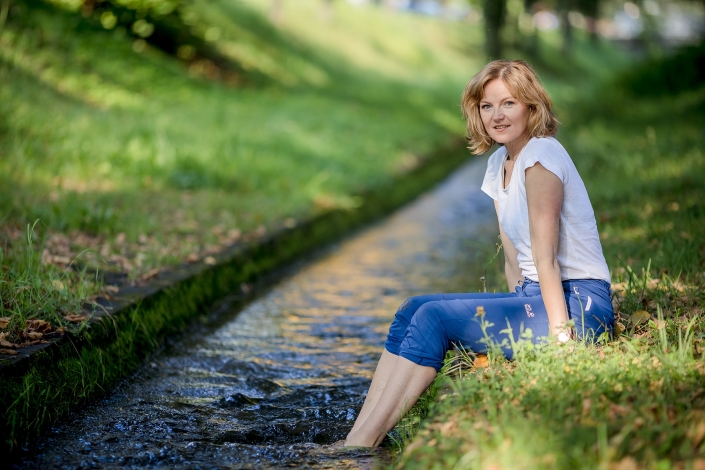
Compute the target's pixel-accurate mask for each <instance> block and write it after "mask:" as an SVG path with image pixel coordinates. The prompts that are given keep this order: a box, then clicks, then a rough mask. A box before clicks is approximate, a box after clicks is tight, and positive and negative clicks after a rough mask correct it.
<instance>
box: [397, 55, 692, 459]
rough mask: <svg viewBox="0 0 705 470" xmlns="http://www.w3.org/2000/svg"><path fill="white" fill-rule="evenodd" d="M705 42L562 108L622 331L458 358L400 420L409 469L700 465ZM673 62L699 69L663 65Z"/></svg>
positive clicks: (499, 285) (495, 279) (498, 283)
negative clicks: (600, 339)
mask: <svg viewBox="0 0 705 470" xmlns="http://www.w3.org/2000/svg"><path fill="white" fill-rule="evenodd" d="M703 51H704V49H703V47H702V46H700V47H699V48H689V49H687V50H684V51H683V52H681V53H679V54H677V55H676V56H675V57H673V58H667V59H662V60H659V61H651V62H647V63H645V64H643V65H640V66H638V67H637V68H636V69H635V70H633V71H630V72H627V73H625V74H624V75H623V76H621V77H619V79H618V80H617V81H616V82H613V84H612V85H610V86H604V87H602V88H598V89H597V91H596V92H595V93H592V94H590V95H588V96H587V98H586V99H585V100H583V101H582V102H580V103H575V105H574V106H572V107H570V108H563V109H562V111H563V113H562V114H560V115H559V118H561V120H562V121H563V123H564V125H563V127H562V128H561V130H560V133H559V139H560V140H561V142H562V143H563V144H564V145H565V147H566V148H567V149H568V151H569V153H570V154H571V156H572V157H573V160H574V161H575V163H576V165H577V166H578V169H579V171H580V173H581V176H582V177H583V179H584V181H585V183H586V185H587V187H588V191H589V194H590V197H591V200H592V203H593V206H594V209H595V213H596V217H597V221H598V226H599V228H600V231H601V237H602V244H603V249H604V253H605V256H606V258H607V262H608V264H609V266H610V268H611V271H612V276H613V289H614V291H615V296H614V305H615V308H616V312H617V315H618V320H619V325H618V330H619V331H620V333H621V334H619V335H618V336H617V337H616V338H614V339H613V340H611V341H609V342H607V343H605V344H601V345H598V346H586V345H582V344H577V343H576V344H571V345H570V346H558V345H549V346H546V347H544V348H541V349H540V350H536V349H532V348H525V349H524V350H523V352H522V353H521V354H520V355H519V357H518V358H517V360H516V361H514V362H511V363H510V362H507V361H505V360H503V359H501V358H499V357H496V356H492V355H490V357H489V361H488V363H484V360H483V359H479V360H477V361H475V358H474V357H465V358H462V357H461V358H459V359H455V360H452V361H449V363H448V365H447V370H448V376H450V377H452V380H451V381H449V382H446V385H445V387H444V388H442V389H441V391H440V392H438V394H437V395H436V399H435V401H432V400H427V403H430V405H426V406H423V407H419V408H418V409H417V410H415V411H414V413H413V414H412V415H411V416H409V417H408V418H407V419H406V420H405V421H404V422H403V423H402V426H401V427H400V428H399V429H400V431H401V433H402V435H404V436H406V438H407V439H406V441H405V443H404V445H406V448H405V450H404V452H403V454H402V455H401V457H400V461H399V463H398V468H402V467H403V468H410V469H414V468H427V469H428V468H434V469H436V468H437V469H442V468H455V469H465V468H467V469H475V468H477V469H480V468H494V469H564V468H571V469H582V468H584V469H595V468H600V469H636V468H648V469H671V468H675V469H697V468H703V466H704V465H705V414H703V409H704V407H705V366H704V364H705V363H704V362H703V354H704V353H705V294H704V291H705V289H704V288H705V247H704V245H703V240H705V204H704V203H703V201H705V187H704V186H703V184H702V181H703V178H705V158H703V151H704V150H703V149H704V148H705V147H704V145H705V138H704V137H703V133H702V129H703V126H704V125H705V113H704V112H703V105H704V104H705V87H704V86H703V83H702V80H701V78H699V77H698V71H697V70H690V69H689V68H688V67H696V68H697V65H696V64H697V63H698V61H701V60H702V57H704V56H705V54H703ZM693 57H696V58H697V60H692V58H693ZM677 64H680V65H678V66H674V65H677ZM674 69H678V70H680V71H682V72H683V75H684V76H685V77H688V76H689V75H690V77H691V79H683V77H677V78H675V79H674V78H673V77H669V76H664V74H668V73H669V72H670V71H672V70H674ZM644 77H650V78H648V80H649V81H650V83H652V85H653V86H652V87H649V86H648V85H647V82H645V81H644ZM671 84H673V85H671ZM500 258H501V256H500ZM493 270H494V271H493V274H492V276H490V285H491V286H492V287H493V288H494V289H497V290H499V289H506V286H504V285H503V279H502V275H501V270H500V264H499V263H495V264H494V267H493ZM474 364H476V365H477V366H479V367H474ZM483 366H486V367H483ZM436 386H437V388H438V387H440V385H439V384H436ZM426 413H429V416H428V418H427V419H426V420H425V421H424V422H423V424H419V418H418V417H419V416H423V415H425V414H426ZM417 430H418V432H417Z"/></svg>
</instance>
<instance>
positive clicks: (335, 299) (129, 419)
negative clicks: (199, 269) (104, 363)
mask: <svg viewBox="0 0 705 470" xmlns="http://www.w3.org/2000/svg"><path fill="white" fill-rule="evenodd" d="M484 169H485V164H484V162H483V161H481V160H475V161H473V162H471V163H469V164H468V165H466V166H464V167H463V168H461V169H460V170H458V171H457V172H456V173H455V174H454V175H453V176H451V177H450V178H449V179H448V180H447V181H445V182H444V183H443V184H441V185H439V186H438V187H437V188H435V189H434V190H433V191H431V192H429V193H428V194H426V195H425V196H423V197H421V198H419V199H418V200H417V201H415V202H414V203H412V204H410V205H408V206H406V207H405V208H403V209H401V210H400V211H398V212H397V213H395V214H393V215H392V216H390V217H388V218H387V219H385V220H384V221H382V222H379V223H377V224H375V225H374V226H372V227H369V228H368V229H366V230H364V231H361V232H359V233H357V234H355V235H354V236H352V237H350V238H349V239H347V240H346V241H344V242H342V243H340V244H338V245H336V246H334V247H331V248H330V249H328V250H327V251H326V252H325V253H323V254H322V255H319V256H318V257H317V258H316V259H315V260H313V261H310V262H309V263H308V264H304V265H302V266H300V267H299V268H298V269H297V271H296V272H295V273H293V274H291V275H290V276H288V277H287V278H285V279H284V280H282V281H280V282H279V283H278V284H277V285H275V286H273V287H271V288H270V289H269V290H268V291H267V292H265V293H263V294H262V295H261V296H260V297H259V298H258V299H256V300H254V301H252V302H251V303H250V304H249V305H247V306H246V307H245V308H241V309H240V310H239V311H234V310H233V311H225V312H224V313H222V314H220V315H219V316H218V318H219V319H218V320H217V321H216V322H215V323H213V324H210V325H207V326H195V327H194V331H193V332H191V333H189V334H185V335H183V336H182V337H181V338H179V339H177V340H173V341H171V342H170V344H169V345H168V346H167V347H166V348H165V349H164V350H163V351H161V352H159V353H158V354H156V355H155V356H153V357H152V358H151V360H150V363H149V364H147V365H145V366H144V367H143V368H142V369H141V370H140V371H139V372H138V373H136V374H135V375H134V376H133V377H131V378H130V379H128V380H126V381H124V382H123V383H122V384H121V385H120V386H119V387H118V388H117V389H116V390H114V391H113V392H112V393H111V394H110V395H109V396H107V397H105V398H103V399H101V400H98V401H96V402H95V403H93V404H92V405H91V406H88V407H85V409H83V410H80V411H77V412H74V413H72V414H71V415H70V416H69V417H68V418H67V419H65V420H63V421H62V422H61V423H59V424H58V425H57V426H55V427H54V428H53V429H52V430H51V431H49V432H48V433H47V434H46V436H45V437H43V438H42V439H41V440H40V441H39V442H37V443H35V444H32V446H30V448H29V449H27V450H26V451H25V452H24V453H23V455H22V456H21V460H20V461H19V462H18V463H17V464H16V466H17V467H18V468H41V469H45V468H66V469H69V468H122V467H132V468H150V467H161V468H374V467H375V466H379V465H380V464H384V463H385V462H386V463H389V461H390V458H392V454H393V450H390V449H387V450H377V451H363V450H346V449H339V448H332V447H328V446H326V445H327V444H330V443H332V442H335V441H337V440H340V439H343V438H344V437H345V435H346V434H347V432H348V431H349V430H350V428H351V427H352V424H353V422H354V418H355V416H356V414H357V411H358V410H359V409H360V406H361V405H362V401H363V399H364V394H365V393H366V390H367V387H368V385H369V381H370V379H371V376H372V373H373V371H374V367H375V364H376V361H377V359H378V357H379V355H380V353H381V351H382V344H383V342H384V338H385V335H386V331H387V327H388V325H389V323H390V322H391V320H392V318H393V316H394V312H395V311H396V309H397V306H398V305H399V304H400V303H401V302H402V301H403V300H404V299H405V298H406V297H408V296H410V295H416V294H421V293H432V292H441V291H442V292H450V291H456V292H457V291H460V292H467V291H473V290H475V291H477V290H479V289H480V288H481V284H480V281H479V277H480V276H481V275H482V271H483V269H484V266H485V265H486V263H487V262H488V260H489V259H490V258H491V257H492V255H493V254H494V251H495V242H496V239H495V237H496V231H497V230H496V218H495V216H494V208H493V206H492V201H491V200H490V199H489V198H488V197H487V196H485V195H484V194H483V193H482V192H481V191H480V188H479V186H480V183H481V180H482V176H483V174H484ZM495 262H497V261H495ZM220 308H221V309H223V308H225V309H226V310H227V303H226V304H225V307H223V306H221V307H220Z"/></svg>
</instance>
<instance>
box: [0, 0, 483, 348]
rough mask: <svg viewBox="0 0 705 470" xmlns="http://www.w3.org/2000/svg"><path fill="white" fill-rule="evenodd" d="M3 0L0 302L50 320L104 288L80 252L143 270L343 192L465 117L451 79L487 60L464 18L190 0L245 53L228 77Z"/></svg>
mask: <svg viewBox="0 0 705 470" xmlns="http://www.w3.org/2000/svg"><path fill="white" fill-rule="evenodd" d="M16 3H17V2H13V3H12V5H11V8H10V14H9V16H8V20H7V22H6V23H5V25H4V26H3V27H2V29H1V30H0V82H1V83H3V86H2V87H0V153H1V154H2V158H1V159H0V184H2V186H3V188H5V190H4V191H3V192H2V194H0V214H2V216H1V218H0V242H1V244H0V247H1V248H2V266H3V269H2V271H0V276H2V279H1V280H2V286H3V287H2V291H0V292H1V295H2V302H0V317H10V318H11V319H12V320H11V321H12V322H13V324H17V325H22V324H24V322H25V321H26V320H28V319H32V318H43V319H46V320H50V321H52V322H53V323H54V324H55V326H57V324H59V325H60V324H63V323H65V321H64V320H63V317H64V316H65V315H66V314H69V313H75V312H76V311H77V309H79V308H80V305H81V304H82V303H83V302H84V301H90V300H91V298H93V297H95V296H96V295H98V294H100V293H101V292H102V293H105V290H101V289H103V288H102V287H101V278H100V277H98V278H95V276H92V277H91V276H87V275H82V274H81V273H82V271H83V268H85V267H90V268H91V270H93V271H94V270H95V269H96V268H97V269H99V270H100V271H102V272H109V273H110V272H115V273H119V274H121V275H122V274H125V275H127V277H128V282H140V281H144V280H146V279H149V278H151V277H152V276H154V274H155V273H156V272H158V271H160V270H164V269H165V268H168V267H169V266H174V265H177V264H180V263H184V262H195V261H197V260H199V259H203V258H205V257H207V256H209V255H212V254H215V253H217V252H218V251H220V250H222V249H223V248H224V247H225V246H228V245H230V244H232V243H235V242H238V241H241V240H246V239H251V238H256V237H258V236H261V235H263V234H264V233H266V232H268V231H270V232H271V231H273V230H276V229H277V228H278V227H281V226H282V225H291V224H294V223H296V221H301V220H304V219H307V218H310V217H312V216H314V215H315V214H318V213H321V212H324V211H327V210H331V209H339V208H353V207H355V206H356V205H358V204H359V199H358V198H356V195H357V194H359V193H360V192H362V191H364V190H367V189H375V188H379V187H384V186H385V185H388V184H390V183H391V181H393V180H394V178H396V177H397V176H399V175H401V174H405V173H407V172H409V171H411V170H413V169H414V168H416V167H418V166H419V165H420V164H421V163H422V162H423V161H424V159H425V158H426V157H427V156H429V155H430V154H431V153H432V152H433V151H434V150H435V149H437V148H439V147H441V146H443V145H445V144H447V143H448V141H449V140H452V139H456V138H459V137H460V136H461V135H462V132H463V123H462V120H461V118H460V115H459V113H458V109H457V99H458V98H457V97H458V94H459V91H460V89H461V88H462V86H463V84H464V81H465V80H466V79H467V77H468V75H469V72H468V71H472V70H476V69H477V68H478V67H479V66H480V64H481V61H482V59H481V56H480V54H479V52H475V51H476V50H478V51H479V50H480V49H479V47H476V46H477V45H479V38H480V36H479V34H480V33H479V31H477V30H476V29H472V28H469V27H468V26H467V25H464V24H459V23H443V22H439V21H435V20H429V19H427V18H422V17H418V16H414V15H398V14H397V15H395V14H392V13H391V12H388V11H386V10H383V9H380V8H372V7H370V8H355V7H353V6H351V5H348V4H347V3H346V2H336V5H335V9H336V10H335V12H334V16H333V18H331V19H328V20H326V19H324V18H322V17H321V16H320V15H319V10H318V7H319V3H320V2H316V1H314V0H305V1H300V2H296V6H295V7H294V6H293V5H290V4H287V5H286V6H285V10H284V12H283V15H282V19H281V23H280V24H279V25H278V26H274V25H272V24H271V23H270V22H269V20H268V19H267V6H268V3H267V2H256V1H251V0H242V1H239V2H231V1H224V0H223V1H220V0H218V1H215V2H193V3H191V4H189V6H188V11H187V15H186V16H187V17H188V18H189V21H190V22H191V24H193V25H194V26H193V28H194V30H198V31H201V30H204V28H205V30H211V31H215V30H213V29H212V28H215V29H216V30H217V31H218V34H217V39H214V40H213V41H211V42H210V44H211V46H212V47H213V48H214V49H216V50H217V51H219V54H220V56H221V58H222V60H223V61H225V62H224V63H231V64H234V66H233V69H234V70H235V69H238V70H244V71H245V72H242V73H241V74H240V75H232V74H231V75H228V74H227V73H229V72H227V70H226V69H223V70H220V69H219V68H218V66H216V65H215V64H214V63H212V62H208V61H207V60H205V59H204V60H191V61H189V60H181V59H178V58H177V57H174V56H172V55H169V54H166V53H164V52H162V51H160V50H158V49H156V48H154V47H151V46H150V45H149V44H146V43H145V42H144V41H142V40H140V39H137V40H136V39H135V38H134V37H132V36H131V35H130V34H129V33H128V32H127V31H126V30H125V29H124V28H120V27H116V28H115V29H112V30H105V29H103V28H102V27H101V25H100V22H99V21H92V20H90V19H84V18H82V16H81V14H80V13H79V12H75V11H72V10H71V9H70V8H69V10H63V9H60V8H58V7H52V6H50V5H49V6H48V5H47V4H44V3H42V2H38V1H32V2H26V3H22V4H16ZM58 3H61V4H63V5H69V7H70V6H71V5H73V4H76V5H78V3H76V2H63V3H62V2H58ZM79 3H80V2H79ZM311 21H313V22H314V23H315V25H316V27H310V25H311ZM466 29H468V31H465V30H466ZM466 33H469V34H466ZM210 37H211V38H213V37H214V36H213V35H212V34H211V35H210ZM136 51H138V52H136ZM226 72H227V73H226ZM253 77H254V78H253ZM255 78H256V80H255ZM28 227H32V230H33V235H32V239H31V242H28V240H27V237H26V232H27V230H28ZM91 272H92V271H91ZM30 278H31V279H32V281H31V285H32V286H34V287H33V288H32V290H31V295H32V296H33V299H32V300H31V301H30V300H25V298H26V297H27V296H29V295H30V291H28V290H23V289H24V288H25V286H26V285H27V282H26V280H27V279H30ZM113 278H115V276H113ZM54 280H60V281H61V282H60V283H59V282H53V281H54ZM57 286H58V287H60V288H57ZM51 299H55V301H54V300H51ZM13 331H14V330H13ZM13 334H14V333H13ZM14 340H15V341H18V339H17V338H14Z"/></svg>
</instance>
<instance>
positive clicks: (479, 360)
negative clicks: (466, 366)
mask: <svg viewBox="0 0 705 470" xmlns="http://www.w3.org/2000/svg"><path fill="white" fill-rule="evenodd" d="M472 365H474V366H475V367H477V368H478V369H484V368H486V367H489V365H490V361H489V359H487V356H485V355H484V354H478V355H477V357H476V358H475V359H474V360H473V361H472Z"/></svg>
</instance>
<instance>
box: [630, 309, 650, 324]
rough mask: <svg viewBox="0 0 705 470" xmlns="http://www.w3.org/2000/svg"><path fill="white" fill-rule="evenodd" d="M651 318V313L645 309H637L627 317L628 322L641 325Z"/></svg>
mask: <svg viewBox="0 0 705 470" xmlns="http://www.w3.org/2000/svg"><path fill="white" fill-rule="evenodd" d="M650 319H651V314H650V313H649V312H647V311H646V310H637V311H636V312H634V313H633V314H632V316H631V317H629V322H630V323H631V324H632V325H634V326H637V325H642V324H644V323H646V322H648V321H649V320H650Z"/></svg>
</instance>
